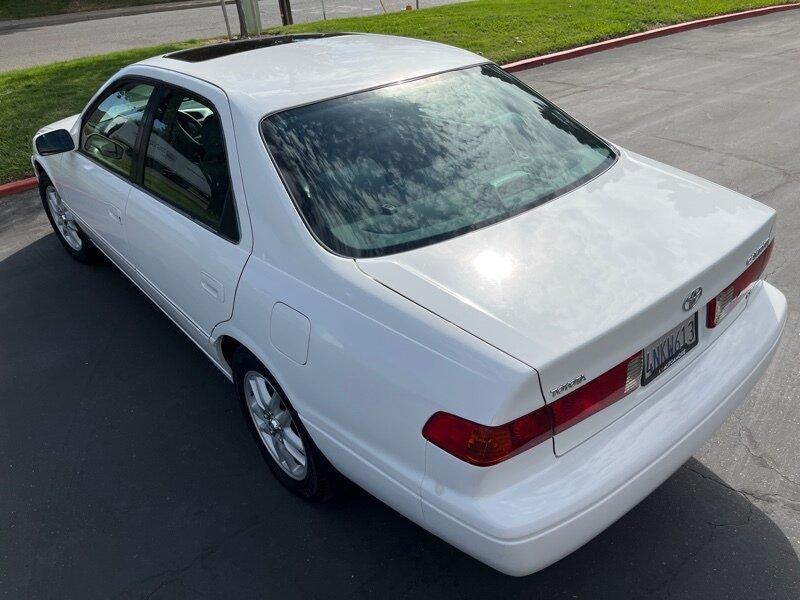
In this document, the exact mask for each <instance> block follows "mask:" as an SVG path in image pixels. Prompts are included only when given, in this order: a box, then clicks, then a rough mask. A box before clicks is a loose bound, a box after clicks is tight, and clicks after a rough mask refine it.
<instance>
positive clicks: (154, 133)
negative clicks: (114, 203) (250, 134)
mask: <svg viewBox="0 0 800 600" xmlns="http://www.w3.org/2000/svg"><path fill="white" fill-rule="evenodd" d="M143 185H144V187H145V188H146V189H147V190H148V191H150V192H152V193H153V194H155V195H156V196H158V197H159V198H161V199H162V200H163V201H165V202H166V203H168V204H170V205H172V206H173V207H175V208H177V209H178V210H180V211H181V212H183V213H185V214H186V215H188V216H189V217H191V218H192V219H194V220H196V221H199V222H200V223H202V224H204V225H206V226H208V227H210V228H211V229H213V230H215V231H217V232H219V233H220V234H222V235H224V236H225V237H227V238H229V239H234V240H235V239H238V230H237V227H236V217H235V212H234V207H233V199H232V197H231V178H230V174H229V171H228V160H227V157H226V154H225V141H224V138H223V134H222V123H221V121H220V118H219V114H218V113H217V111H216V110H215V109H214V108H213V107H212V106H210V105H209V103H207V102H205V101H203V100H201V99H199V98H196V97H193V96H191V95H189V94H187V93H186V92H184V91H183V90H175V89H167V90H166V91H165V92H164V95H163V96H162V98H161V100H160V101H159V103H158V105H157V106H156V107H155V114H154V118H153V125H152V129H151V131H150V138H149V140H148V143H147V151H146V154H145V161H144V179H143Z"/></svg>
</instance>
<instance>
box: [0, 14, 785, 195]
mask: <svg viewBox="0 0 800 600" xmlns="http://www.w3.org/2000/svg"><path fill="white" fill-rule="evenodd" d="M0 1H5V2H7V1H8V0H0ZM11 1H12V3H15V2H17V1H18V0H11ZM45 1H48V2H55V0H45ZM114 1H117V0H114ZM120 1H121V0H120ZM783 2H785V0H477V1H474V2H465V3H462V4H452V5H448V6H440V7H436V8H429V9H424V10H419V11H409V12H401V13H390V14H386V15H379V16H373V17H358V18H350V19H338V20H333V21H319V22H316V23H308V24H303V25H295V26H291V27H288V28H277V29H272V30H270V32H271V33H277V32H283V31H295V32H296V31H332V30H338V31H367V32H375V33H390V34H396V35H405V36H410V37H416V38H425V39H431V40H436V41H439V42H444V43H447V44H453V45H455V46H461V47H462V48H466V49H468V50H472V51H473V52H477V53H479V54H482V55H483V56H485V57H487V58H489V59H491V60H494V61H496V62H499V63H501V64H502V63H505V62H510V61H513V60H517V59H521V58H527V57H530V56H536V55H539V54H544V53H547V52H553V51H555V50H561V49H564V48H570V47H573V46H579V45H582V44H586V43H589V42H594V41H599V40H603V39H607V38H611V37H617V36H620V35H624V34H626V33H633V32H636V31H643V30H645V29H651V28H653V27H657V26H659V25H666V24H671V23H678V22H680V21H688V20H692V19H696V18H701V17H707V16H711V15H715V14H720V13H726V12H735V11H738V10H744V9H747V8H755V7H759V6H768V5H771V4H782V3H783ZM195 43H196V42H195ZM191 44H192V43H191V42H187V43H185V44H183V45H181V44H172V45H167V46H159V47H152V48H143V49H139V50H133V51H126V52H117V53H114V54H106V55H103V56H98V57H92V58H85V59H78V60H72V61H68V62H63V63H58V64H54V65H49V66H46V67H34V68H30V69H22V70H19V71H10V72H7V73H0V132H3V133H2V134H0V183H4V182H7V181H12V180H14V179H19V178H21V177H26V176H29V175H31V174H32V173H31V167H30V163H29V162H28V157H29V155H30V139H31V136H32V135H33V134H34V133H35V132H36V130H37V129H38V128H39V127H41V126H42V125H44V124H47V123H49V122H51V121H54V120H56V119H58V118H61V117H65V116H68V115H70V114H73V113H75V112H78V111H80V109H81V108H83V106H84V105H85V104H86V102H87V101H88V99H89V97H90V96H91V95H92V94H93V93H94V91H95V90H96V89H97V88H98V86H100V84H101V83H102V82H103V81H104V80H105V79H106V78H107V77H108V76H109V75H110V74H111V73H113V72H114V71H115V70H117V69H118V68H120V67H121V66H123V65H125V64H128V63H130V62H134V61H137V60H141V59H142V58H144V57H147V56H152V55H154V54H158V53H162V52H167V51H169V50H171V49H176V48H178V47H186V46H188V45H191Z"/></svg>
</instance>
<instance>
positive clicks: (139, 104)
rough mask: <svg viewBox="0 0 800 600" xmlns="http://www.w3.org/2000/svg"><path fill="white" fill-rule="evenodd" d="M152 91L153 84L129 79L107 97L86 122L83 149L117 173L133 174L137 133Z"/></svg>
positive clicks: (127, 175) (82, 137) (82, 141)
mask: <svg viewBox="0 0 800 600" xmlns="http://www.w3.org/2000/svg"><path fill="white" fill-rule="evenodd" d="M152 93H153V86H152V85H148V84H146V83H138V82H129V83H126V84H124V85H122V86H121V87H118V88H116V89H115V90H114V91H113V92H111V93H109V94H108V95H107V96H106V97H105V98H103V99H102V100H101V101H100V103H99V104H98V105H97V108H95V109H94V111H92V113H91V114H90V115H89V118H88V119H87V120H86V123H85V124H84V126H83V131H82V132H81V148H82V149H83V151H84V152H85V153H86V154H88V155H89V156H91V157H92V158H94V159H95V160H97V161H98V162H101V163H103V164H104V165H106V166H108V167H109V168H111V169H112V170H114V171H116V172H117V173H119V174H121V175H124V176H126V177H129V176H130V175H131V169H132V167H133V162H134V149H135V147H136V136H137V135H138V133H139V128H140V127H141V123H142V118H143V116H144V111H145V108H146V107H147V101H148V100H149V99H150V95H151V94H152Z"/></svg>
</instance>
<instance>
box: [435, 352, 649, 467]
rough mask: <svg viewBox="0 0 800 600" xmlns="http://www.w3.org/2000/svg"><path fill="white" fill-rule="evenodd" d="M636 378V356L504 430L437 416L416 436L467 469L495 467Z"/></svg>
mask: <svg viewBox="0 0 800 600" xmlns="http://www.w3.org/2000/svg"><path fill="white" fill-rule="evenodd" d="M641 376H642V353H641V352H638V353H637V354H635V355H634V356H631V357H630V358H629V359H627V360H626V361H624V362H622V363H620V364H619V365H617V366H616V367H614V368H613V369H611V370H609V371H607V372H605V373H603V374H602V375H600V376H599V377H597V378H596V379H593V380H592V381H590V382H589V383H587V384H585V385H584V386H583V387H581V388H578V389H577V390H575V391H574V392H570V393H569V394H567V395H566V396H563V397H562V398H559V399H558V400H556V401H555V402H553V403H552V404H548V405H547V406H543V407H542V408H539V409H537V410H535V411H533V412H532V413H529V414H527V415H524V416H522V417H520V418H518V419H514V420H513V421H510V422H508V423H506V424H505V425H497V426H495V427H490V426H488V425H480V424H478V423H473V422H472V421H468V420H467V419H463V418H461V417H457V416H455V415H451V414H449V413H445V412H437V413H436V414H435V415H433V416H432V417H431V418H430V419H428V422H427V423H425V427H423V428H422V436H423V437H424V438H425V439H426V440H428V441H429V442H431V443H432V444H435V445H437V446H439V448H441V449H442V450H444V451H445V452H449V453H450V454H452V455H453V456H455V457H456V458H460V459H461V460H463V461H466V462H468V463H470V464H473V465H477V466H479V467H488V466H490V465H496V464H497V463H499V462H502V461H504V460H506V459H508V458H511V457H512V456H515V455H517V454H519V453H520V452H523V451H524V450H528V449H529V448H533V447H534V446H536V445H537V444H539V443H541V442H543V441H545V440H548V439H550V438H551V437H552V436H553V435H555V434H556V433H560V432H562V431H564V430H565V429H567V428H568V427H571V426H572V425H575V423H578V422H579V421H582V420H583V419H585V418H587V417H589V416H591V415H593V414H594V413H596V412H597V411H599V410H601V409H603V408H605V407H606V406H608V405H609V404H612V403H613V402H616V401H617V400H619V399H620V398H623V397H625V396H627V395H628V394H630V393H631V392H632V391H634V390H635V389H636V388H638V387H639V381H640V379H641Z"/></svg>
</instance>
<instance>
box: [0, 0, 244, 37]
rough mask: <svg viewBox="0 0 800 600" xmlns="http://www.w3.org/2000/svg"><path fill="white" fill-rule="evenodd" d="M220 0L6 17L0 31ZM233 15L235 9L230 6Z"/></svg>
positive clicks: (213, 3) (199, 5)
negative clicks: (42, 15)
mask: <svg viewBox="0 0 800 600" xmlns="http://www.w3.org/2000/svg"><path fill="white" fill-rule="evenodd" d="M225 3H226V4H230V5H233V4H234V0H226V2H225ZM219 5H220V0H182V1H181V2H162V3H159V4H143V5H140V6H121V7H119V8H106V9H102V10H87V11H83V12H76V13H63V14H58V15H48V16H46V17H30V18H27V19H6V20H0V31H13V30H15V29H34V28H37V27H47V26H48V25H65V24H67V23H80V22H83V21H94V20H97V19H111V18H114V17H127V16H130V15H141V14H147V13H156V12H166V11H172V10H186V9H192V8H204V7H208V6H219ZM231 8H232V9H233V11H234V12H233V13H232V14H231V17H234V16H235V12H236V9H235V8H234V7H233V6H232V7H231Z"/></svg>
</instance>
